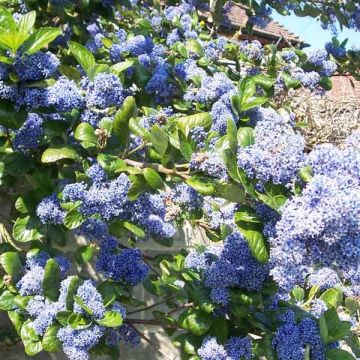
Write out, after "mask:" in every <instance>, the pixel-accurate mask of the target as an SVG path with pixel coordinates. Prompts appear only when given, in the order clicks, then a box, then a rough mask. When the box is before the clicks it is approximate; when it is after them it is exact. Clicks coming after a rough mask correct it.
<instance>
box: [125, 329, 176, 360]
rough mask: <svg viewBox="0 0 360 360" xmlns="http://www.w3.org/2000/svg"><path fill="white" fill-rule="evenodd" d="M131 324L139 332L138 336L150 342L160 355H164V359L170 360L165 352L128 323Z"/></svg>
mask: <svg viewBox="0 0 360 360" xmlns="http://www.w3.org/2000/svg"><path fill="white" fill-rule="evenodd" d="M129 326H131V327H132V328H133V329H134V330H135V331H136V333H137V334H139V336H140V337H141V338H142V339H143V340H145V341H146V342H147V343H148V344H150V345H151V346H152V347H153V348H154V349H155V350H156V351H158V352H159V353H160V354H161V355H162V356H164V359H168V360H171V359H170V358H169V357H168V356H167V354H165V353H164V352H163V351H162V350H161V349H160V348H159V347H158V346H157V345H156V344H154V343H153V342H152V341H151V340H150V339H149V338H148V337H146V336H145V335H144V334H143V333H142V332H141V331H139V330H138V329H137V328H136V327H135V326H133V325H131V324H130V325H129Z"/></svg>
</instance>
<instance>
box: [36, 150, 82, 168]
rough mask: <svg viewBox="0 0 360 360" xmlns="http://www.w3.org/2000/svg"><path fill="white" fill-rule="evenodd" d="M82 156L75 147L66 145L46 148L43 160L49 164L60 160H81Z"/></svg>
mask: <svg viewBox="0 0 360 360" xmlns="http://www.w3.org/2000/svg"><path fill="white" fill-rule="evenodd" d="M80 158H81V156H80V153H79V151H78V150H77V149H76V148H75V147H72V146H70V145H64V146H58V147H53V148H48V149H46V150H45V151H44V152H43V154H42V156H41V162H42V163H45V164H49V163H53V162H56V161H59V160H65V159H70V160H80Z"/></svg>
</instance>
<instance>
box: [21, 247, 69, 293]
mask: <svg viewBox="0 0 360 360" xmlns="http://www.w3.org/2000/svg"><path fill="white" fill-rule="evenodd" d="M49 259H50V256H49V254H48V253H46V252H44V251H40V252H38V253H29V254H28V257H27V259H26V267H25V269H26V271H25V274H24V275H23V277H22V278H21V279H20V280H19V281H18V282H17V284H16V287H17V288H18V289H19V294H20V295H21V296H28V295H42V294H43V291H42V282H43V278H44V274H45V270H44V268H45V266H46V263H47V261H48V260H49ZM55 260H56V262H57V263H58V265H59V268H60V272H61V276H62V277H65V275H66V273H67V272H68V270H69V268H70V262H69V260H68V259H67V258H64V257H62V256H58V257H55Z"/></svg>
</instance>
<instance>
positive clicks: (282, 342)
mask: <svg viewBox="0 0 360 360" xmlns="http://www.w3.org/2000/svg"><path fill="white" fill-rule="evenodd" d="M282 321H283V324H282V325H281V326H280V327H279V328H278V330H277V332H276V334H275V337H274V340H273V344H272V345H273V347H274V349H275V351H276V355H277V357H278V359H279V360H298V359H302V358H304V356H305V351H306V348H307V347H308V348H309V349H310V358H311V359H312V360H325V351H324V345H323V343H322V341H321V338H320V333H319V329H318V326H317V324H316V322H315V321H314V320H313V319H311V318H305V319H303V320H301V321H300V323H297V322H296V321H295V315H294V313H293V312H291V311H289V312H287V313H286V314H284V315H283V316H282Z"/></svg>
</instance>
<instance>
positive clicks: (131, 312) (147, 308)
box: [128, 301, 165, 315]
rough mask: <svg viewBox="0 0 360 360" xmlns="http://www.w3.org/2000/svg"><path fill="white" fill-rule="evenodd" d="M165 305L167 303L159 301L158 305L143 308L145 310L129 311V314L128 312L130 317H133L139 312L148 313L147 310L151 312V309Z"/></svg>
mask: <svg viewBox="0 0 360 360" xmlns="http://www.w3.org/2000/svg"><path fill="white" fill-rule="evenodd" d="M164 303H165V301H159V302H157V303H155V304H152V305H149V306H145V307H143V308H141V309H138V310H134V311H129V312H128V315H132V314H136V313H139V312H143V311H147V310H150V309H152V308H154V307H156V306H159V305H161V304H164Z"/></svg>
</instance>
